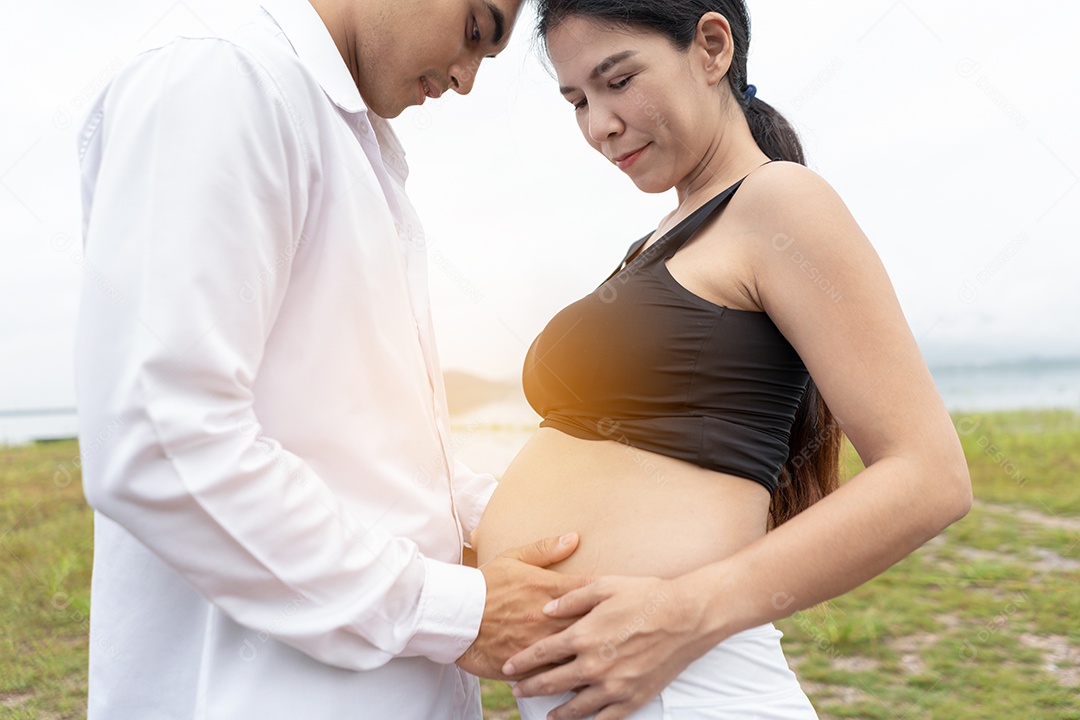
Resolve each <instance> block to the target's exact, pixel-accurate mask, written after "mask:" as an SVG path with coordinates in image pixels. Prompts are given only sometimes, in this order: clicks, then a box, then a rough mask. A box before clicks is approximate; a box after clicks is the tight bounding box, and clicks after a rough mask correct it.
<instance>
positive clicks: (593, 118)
mask: <svg viewBox="0 0 1080 720" xmlns="http://www.w3.org/2000/svg"><path fill="white" fill-rule="evenodd" d="M588 108H589V137H591V138H592V140H593V141H594V142H598V143H601V142H604V141H605V140H608V139H610V138H611V137H612V136H614V135H618V134H619V133H620V132H622V131H623V123H622V120H621V119H620V118H619V116H618V114H616V113H615V112H612V110H611V109H610V108H607V107H605V106H604V105H603V104H601V103H590V104H589V106H588Z"/></svg>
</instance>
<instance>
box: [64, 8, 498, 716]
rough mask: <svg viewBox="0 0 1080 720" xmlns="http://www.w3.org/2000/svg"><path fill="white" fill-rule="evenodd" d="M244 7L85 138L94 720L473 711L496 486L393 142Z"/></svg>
mask: <svg viewBox="0 0 1080 720" xmlns="http://www.w3.org/2000/svg"><path fill="white" fill-rule="evenodd" d="M264 11H265V12H264V13H263V16H262V17H261V18H260V19H259V20H258V21H257V22H255V23H253V24H252V25H250V26H247V27H245V28H244V29H242V30H241V31H240V32H239V33H238V34H237V35H236V37H234V38H232V39H231V40H223V39H215V38H205V39H181V40H177V41H174V42H173V43H171V44H169V45H167V46H165V47H163V48H159V49H156V50H153V51H150V52H147V53H144V54H142V55H141V56H139V57H138V58H137V59H136V60H135V61H134V62H133V63H131V64H130V65H129V66H128V67H127V68H125V69H124V70H122V71H121V72H120V73H119V74H118V75H117V77H116V78H115V80H114V81H113V82H112V83H111V85H110V86H109V87H108V88H106V90H105V91H104V92H103V93H102V95H101V97H100V98H99V99H98V101H97V103H96V105H95V107H93V108H92V110H91V112H90V114H89V116H88V118H87V120H86V124H85V126H84V128H83V131H82V133H81V136H80V147H79V151H80V158H81V162H82V168H83V200H84V244H85V248H84V249H85V263H86V265H87V267H92V268H93V269H94V273H93V276H92V277H89V276H88V281H87V282H86V283H85V284H84V287H83V290H82V297H81V307H80V316H79V322H78V336H77V341H76V343H77V344H76V384H77V389H78V406H79V435H80V438H81V440H82V450H83V480H84V484H85V489H86V496H87V499H88V501H89V502H90V504H91V505H92V506H93V507H94V509H95V510H96V514H95V560H94V579H93V590H92V600H91V603H92V605H91V627H90V699H89V706H90V707H89V716H90V718H92V719H93V718H108V720H127V719H130V720H154V719H155V718H170V719H173V720H175V719H180V718H183V719H188V718H192V719H194V718H198V719H199V720H209V719H214V718H221V719H222V720H225V719H228V720H238V719H240V718H254V719H258V720H274V719H275V718H282V719H283V720H284V719H285V718H288V720H295V719H297V718H304V719H305V720H307V719H314V720H319V719H321V718H334V719H335V720H338V719H339V718H374V719H378V718H393V719H395V720H410V719H414V720H435V719H440V718H445V719H446V720H450V719H451V718H479V717H480V703H479V689H478V685H477V682H476V679H475V678H473V677H472V676H470V675H468V674H466V673H464V672H462V671H460V670H459V669H458V668H457V667H456V666H454V665H453V664H452V663H453V662H454V660H455V659H456V658H458V657H459V656H460V655H461V654H462V653H463V652H464V651H465V650H466V649H467V648H468V647H469V645H470V644H471V643H472V641H473V640H474V639H475V637H476V633H477V630H478V628H479V625H480V618H481V615H482V612H483V607H484V600H485V587H484V580H483V576H482V575H481V574H480V572H479V571H478V570H476V569H473V568H467V567H463V566H461V565H460V564H459V563H460V557H461V547H462V540H463V538H464V537H467V533H468V532H469V531H471V530H472V528H473V527H475V525H476V523H477V521H478V520H479V517H480V515H481V513H482V511H483V508H484V505H485V504H486V502H487V499H488V497H489V496H490V494H491V492H492V490H493V489H494V478H492V477H491V476H490V475H474V474H472V473H470V472H469V471H468V470H467V469H465V468H464V467H462V466H461V465H459V464H456V463H455V462H454V461H453V459H452V457H451V453H450V432H449V421H448V416H447V411H446V403H445V400H444V391H443V386H442V376H441V373H440V369H439V362H438V357H437V355H436V352H435V344H434V339H433V338H434V335H433V331H432V327H431V318H430V313H429V299H428V294H427V268H426V247H425V245H426V244H425V242H424V233H423V231H422V229H421V227H420V223H419V221H418V219H417V217H416V215H415V213H414V211H413V209H412V207H411V205H410V203H409V200H408V198H407V197H406V195H405V190H404V182H405V177H406V175H407V167H406V165H405V161H404V157H403V153H402V150H401V147H400V146H399V144H398V142H397V140H396V138H395V136H394V134H393V132H392V131H391V129H390V127H389V125H388V123H387V122H386V121H385V120H383V119H381V118H379V117H376V116H375V115H374V114H372V113H371V112H369V111H368V110H367V109H366V107H365V106H364V104H363V102H362V100H361V98H360V95H359V92H358V91H357V89H356V86H355V84H354V83H353V80H352V77H351V76H350V74H349V72H348V70H347V69H346V66H345V64H344V62H343V60H342V58H341V56H340V54H339V53H338V50H337V48H336V46H335V45H334V43H333V41H332V39H331V37H330V34H329V32H328V31H327V29H326V27H325V26H324V25H323V23H322V21H321V20H320V18H319V16H318V15H317V14H316V12H315V11H314V9H313V8H312V7H311V6H310V5H309V4H308V3H307V2H306V1H305V0H270V1H268V2H266V3H265V4H264ZM447 663H451V664H447Z"/></svg>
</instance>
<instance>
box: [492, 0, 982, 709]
mask: <svg viewBox="0 0 1080 720" xmlns="http://www.w3.org/2000/svg"><path fill="white" fill-rule="evenodd" d="M539 6H540V7H539V13H540V26H539V32H540V35H541V37H542V39H543V40H544V42H545V46H546V49H547V52H548V55H549V57H550V59H551V61H552V65H553V67H554V69H555V71H556V73H557V77H558V81H559V85H560V90H561V92H562V95H563V96H564V97H565V99H566V101H567V102H568V109H571V110H572V112H573V114H574V115H575V116H576V118H577V122H578V125H579V127H580V129H581V132H582V134H583V135H584V137H585V140H586V141H587V142H588V143H589V144H590V145H591V146H592V147H593V148H594V149H595V150H597V151H598V152H600V153H602V154H603V155H604V156H605V157H606V158H608V160H610V161H611V162H612V164H613V165H615V167H616V168H617V169H618V170H619V171H621V172H623V173H624V174H626V175H627V176H628V177H629V178H630V179H631V180H632V181H633V182H634V183H635V184H636V185H637V187H638V188H639V189H641V190H642V191H644V192H650V193H656V192H664V191H666V190H669V189H671V188H675V189H676V191H677V194H678V206H677V207H676V208H675V209H674V210H673V211H672V212H671V213H670V214H669V215H668V216H667V217H665V218H664V219H663V220H662V221H661V222H660V223H659V227H658V228H657V230H656V231H655V232H652V233H650V234H649V235H647V236H646V237H644V238H642V239H640V240H639V241H637V242H636V243H633V244H632V246H631V248H630V251H629V253H627V256H626V258H625V259H624V260H623V262H622V264H621V265H620V267H619V268H618V269H617V270H616V272H615V273H613V275H612V276H611V277H609V278H608V279H607V280H606V281H605V282H603V283H602V284H601V285H600V286H599V287H598V288H597V290H596V291H595V292H593V293H592V294H590V295H589V296H587V297H585V298H583V299H582V300H580V301H578V302H576V303H574V304H573V305H571V306H569V307H567V308H565V309H564V310H563V311H562V312H560V313H559V314H557V315H556V316H555V317H554V319H553V320H552V321H551V322H550V323H549V324H548V326H547V327H546V328H545V329H544V331H543V332H542V333H541V334H540V336H539V337H538V338H536V341H535V342H534V343H533V346H532V348H531V349H530V351H529V354H528V356H527V359H526V362H525V369H524V383H525V390H526V394H527V396H528V398H529V401H530V403H531V404H532V405H533V407H534V408H536V410H537V411H538V412H539V413H540V414H541V415H542V416H543V418H544V420H543V422H542V423H541V427H540V429H539V430H538V431H537V433H536V434H535V436H534V437H533V438H532V439H531V440H530V441H529V442H528V444H527V445H526V446H525V447H524V449H523V450H522V451H521V453H520V454H519V455H518V456H517V458H516V459H515V460H514V462H513V463H512V464H511V465H510V467H509V468H508V469H507V471H506V473H505V475H504V477H503V478H502V480H501V482H500V484H499V487H498V489H497V490H496V492H495V494H494V496H493V497H492V499H491V502H490V504H489V505H488V508H487V510H486V512H485V514H484V517H483V520H482V521H481V523H480V526H479V527H478V529H477V530H476V532H475V533H474V535H473V544H474V547H476V549H477V552H478V558H479V561H480V562H481V563H484V562H486V561H488V560H490V559H492V558H494V557H495V556H496V555H498V554H499V553H501V552H503V551H504V550H506V549H508V548H513V547H518V546H521V545H525V544H527V543H528V542H530V541H532V540H535V539H536V538H540V537H549V536H552V535H558V534H560V533H564V532H571V531H574V532H578V533H579V535H580V545H579V547H578V550H577V552H576V553H575V554H573V555H572V556H571V557H570V558H569V559H567V560H566V561H564V562H563V563H560V564H559V565H557V566H555V567H554V569H555V570H558V571H561V572H566V573H573V574H583V575H591V576H596V577H600V579H599V580H597V581H596V582H594V583H593V584H591V585H589V586H587V587H585V588H582V589H580V590H576V591H574V592H571V593H569V594H568V595H565V596H564V597H562V598H561V599H560V600H558V601H557V602H552V603H551V604H549V606H548V607H546V608H544V612H546V613H548V614H551V615H557V616H562V617H567V618H573V617H579V616H582V617H581V619H580V620H578V621H577V622H576V623H575V624H573V625H572V626H570V627H569V628H568V629H566V630H564V631H563V632H561V633H558V634H556V635H553V636H551V637H550V638H548V639H546V640H544V641H541V642H540V643H537V644H536V645H534V646H532V647H531V648H529V649H526V650H524V651H522V652H520V653H518V654H517V655H516V656H515V657H513V658H511V659H510V661H509V662H508V663H507V665H506V666H505V667H504V668H503V672H504V673H505V674H506V675H507V676H510V677H517V678H526V677H527V676H528V675H529V674H530V673H535V674H533V675H532V676H531V677H527V679H522V680H521V681H520V682H518V683H517V684H516V686H515V695H517V696H518V697H519V706H520V708H521V712H522V716H523V717H524V718H525V719H526V720H529V719H530V718H543V717H545V716H549V715H548V714H549V713H551V715H550V717H558V718H560V719H563V718H580V717H586V716H589V715H591V714H594V713H599V714H597V715H596V717H598V718H600V719H601V720H613V719H615V718H623V717H628V716H631V714H632V717H634V718H642V719H644V718H662V717H663V718H673V719H689V718H713V719H718V718H730V719H732V720H734V719H736V718H738V719H740V720H745V719H747V718H757V719H759V720H802V719H805V718H814V717H816V714H815V712H814V710H813V708H812V706H811V705H810V702H809V701H808V699H807V698H806V695H805V694H804V693H803V692H802V690H801V689H800V688H799V685H798V682H797V680H796V678H795V676H794V674H793V673H792V672H791V670H790V669H789V668H788V666H787V663H786V661H785V659H784V656H783V652H782V650H781V647H780V643H779V640H780V632H779V631H777V630H776V629H775V628H774V627H773V626H772V624H771V623H772V621H774V620H777V619H779V618H782V617H785V616H788V615H790V614H792V613H794V612H796V611H797V610H800V609H803V608H806V607H809V606H811V605H814V604H816V603H819V602H822V601H824V600H827V599H829V598H832V597H835V596H837V595H839V594H842V593H844V592H846V591H848V590H850V589H851V588H853V587H855V586H857V585H858V584H860V583H863V582H865V581H866V580H868V579H870V578H872V577H874V576H875V575H877V574H879V573H880V572H882V571H883V570H885V569H886V568H888V567H889V566H890V565H892V564H894V563H895V562H897V561H898V560H900V559H901V558H903V557H904V556H905V555H907V554H908V553H910V552H911V551H912V550H914V549H915V548H917V547H919V546H920V545H921V544H922V543H924V542H925V541H926V540H928V539H930V538H931V537H933V536H934V535H936V534H937V533H939V532H940V531H941V530H942V529H943V528H945V527H946V526H947V525H949V524H950V523H952V522H954V521H955V520H957V519H958V518H960V517H962V516H963V515H964V514H965V513H966V512H967V510H968V508H969V506H970V502H971V487H970V480H969V478H968V474H967V468H966V465H965V461H964V457H963V454H962V452H961V449H960V445H959V441H958V439H957V436H956V432H955V430H954V429H953V426H952V423H951V421H950V418H949V415H948V414H947V412H946V410H945V408H944V406H943V404H942V401H941V399H940V397H939V395H938V393H937V391H936V389H935V387H934V384H933V381H932V379H931V377H930V375H929V372H928V370H927V368H926V366H925V364H924V362H923V360H922V358H921V355H920V353H919V350H918V348H917V346H916V343H915V340H914V338H913V337H912V334H911V332H910V330H909V328H908V326H907V324H906V322H905V320H904V316H903V313H902V312H901V309H900V306H899V303H898V302H897V299H896V296H895V295H894V293H893V290H892V287H891V285H890V282H889V279H888V277H887V275H886V273H885V270H884V268H883V267H882V264H881V262H880V260H879V259H878V257H877V255H876V254H875V252H874V250H873V248H872V247H871V245H870V243H869V241H868V240H867V239H866V237H865V236H864V235H863V233H862V232H861V231H860V229H859V227H858V225H857V224H856V223H855V221H854V220H853V218H852V217H851V215H850V214H849V212H848V211H847V209H846V208H845V206H844V204H843V203H842V201H841V200H840V199H839V198H838V197H837V195H836V194H835V192H834V191H833V190H832V189H831V188H830V187H829V185H827V184H826V183H825V182H824V181H823V180H822V179H821V178H820V177H818V176H817V175H816V174H814V173H813V172H811V171H810V170H808V169H806V168H805V167H804V166H803V164H802V163H803V155H802V151H801V149H800V147H799V145H798V141H797V139H796V137H795V135H794V133H793V132H792V130H791V128H790V126H789V125H788V124H787V122H786V121H784V119H783V118H782V117H780V116H779V114H778V113H777V112H776V111H775V110H774V109H773V108H771V107H770V106H769V105H768V104H766V103H765V102H763V101H762V100H761V99H760V98H758V97H757V96H756V90H755V88H754V87H753V86H752V85H749V84H748V83H747V55H748V53H749V35H750V32H749V30H750V28H749V17H748V13H747V9H746V7H745V5H744V4H743V3H742V2H741V1H740V0H731V1H727V2H721V1H717V0H713V1H711V2H709V1H698V2H694V1H691V0H682V1H678V2H661V1H659V0H657V1H655V2H654V1H650V0H577V1H574V0H548V1H541V2H540V3H539ZM612 211H613V212H618V208H614V209H613V210H612ZM841 429H842V430H843V432H844V433H845V434H846V435H847V436H848V438H850V441H851V443H852V444H853V446H854V447H855V449H856V450H857V451H858V453H859V455H860V457H861V458H862V460H863V462H864V464H865V466H866V469H865V470H863V471H862V472H860V473H858V474H857V475H856V476H855V477H853V478H851V479H850V480H849V481H848V482H847V483H845V484H843V486H839V482H838V471H837V464H838V462H837V459H838V451H839V443H840V437H841V435H840V430H841ZM538 611H539V609H538ZM537 671H539V672H537ZM556 708H558V709H557V710H556ZM553 711H554V712H553Z"/></svg>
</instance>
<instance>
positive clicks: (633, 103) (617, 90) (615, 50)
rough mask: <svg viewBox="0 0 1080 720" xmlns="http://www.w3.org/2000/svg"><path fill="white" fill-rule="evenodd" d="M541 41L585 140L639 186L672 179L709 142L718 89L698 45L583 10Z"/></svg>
mask: <svg viewBox="0 0 1080 720" xmlns="http://www.w3.org/2000/svg"><path fill="white" fill-rule="evenodd" d="M547 44H548V51H549V54H550V57H551V61H552V65H553V66H554V68H555V72H556V74H557V77H558V80H559V87H560V91H561V92H562V94H563V97H565V98H566V100H567V101H568V102H569V103H570V104H571V105H572V106H573V108H574V113H575V115H576V117H577V122H578V127H580V128H581V133H582V135H584V136H585V140H586V141H587V142H588V143H589V145H591V146H592V147H593V148H595V149H596V150H598V151H599V152H600V153H602V154H603V155H604V157H606V158H607V159H608V160H609V161H611V162H612V163H613V164H615V165H616V166H617V167H618V168H619V169H620V170H622V171H623V172H624V173H626V174H627V175H629V176H630V178H631V179H632V180H633V181H634V184H636V185H637V186H638V187H639V188H640V189H641V190H644V191H645V192H654V193H655V192H664V191H666V190H669V189H670V188H672V187H675V186H677V185H679V184H680V183H682V182H683V181H684V180H685V179H686V178H688V177H690V176H691V175H693V174H694V173H695V170H696V169H697V168H699V167H700V166H701V164H702V162H703V161H704V160H705V158H707V156H708V155H709V154H710V149H712V148H715V147H716V143H717V140H718V134H719V133H720V130H721V129H720V127H719V125H720V120H719V118H720V117H721V112H720V105H719V103H720V97H721V93H720V92H719V91H718V89H717V87H715V85H716V84H717V83H716V81H715V79H714V78H713V77H712V76H713V75H715V74H716V73H715V70H714V71H712V72H711V74H710V71H709V70H707V68H705V67H704V65H705V64H706V63H705V60H706V58H707V53H705V52H704V51H702V52H697V51H696V48H695V46H691V49H690V50H689V51H688V52H680V51H679V50H677V49H675V48H674V47H673V46H672V44H671V43H670V42H669V41H668V39H667V38H666V37H665V36H663V35H661V34H659V33H655V32H651V31H647V30H632V31H631V30H626V29H623V28H618V27H614V26H611V25H608V24H605V23H603V22H597V21H594V20H590V19H586V18H584V17H570V18H568V19H566V20H565V21H564V22H562V23H561V24H560V25H558V26H557V27H555V28H554V29H553V30H551V31H550V32H549V33H548V37H547Z"/></svg>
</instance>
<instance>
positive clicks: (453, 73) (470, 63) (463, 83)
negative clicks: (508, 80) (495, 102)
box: [450, 57, 483, 95]
mask: <svg viewBox="0 0 1080 720" xmlns="http://www.w3.org/2000/svg"><path fill="white" fill-rule="evenodd" d="M482 59H483V58H481V57H471V58H468V59H463V60H462V61H460V62H457V63H454V64H453V65H452V66H451V67H450V88H451V89H452V90H453V91H454V92H456V93H457V94H458V95H468V94H469V93H470V92H472V88H473V82H475V80H476V73H477V71H478V70H479V69H480V61H481V60H482Z"/></svg>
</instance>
